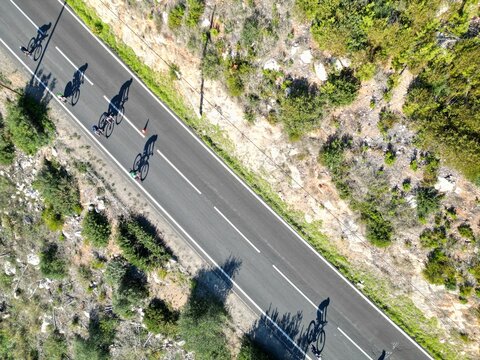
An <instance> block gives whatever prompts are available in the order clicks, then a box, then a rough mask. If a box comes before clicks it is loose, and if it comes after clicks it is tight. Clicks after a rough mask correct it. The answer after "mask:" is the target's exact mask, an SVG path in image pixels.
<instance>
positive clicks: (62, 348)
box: [42, 330, 68, 360]
mask: <svg viewBox="0 0 480 360" xmlns="http://www.w3.org/2000/svg"><path fill="white" fill-rule="evenodd" d="M42 350H43V351H42V352H43V357H44V358H45V359H49V360H50V359H51V360H63V359H66V358H67V355H68V347H67V341H66V339H65V336H64V335H62V334H60V333H59V332H58V330H54V331H53V332H52V333H51V334H50V336H49V337H48V338H47V339H46V340H45V342H44V343H43V347H42Z"/></svg>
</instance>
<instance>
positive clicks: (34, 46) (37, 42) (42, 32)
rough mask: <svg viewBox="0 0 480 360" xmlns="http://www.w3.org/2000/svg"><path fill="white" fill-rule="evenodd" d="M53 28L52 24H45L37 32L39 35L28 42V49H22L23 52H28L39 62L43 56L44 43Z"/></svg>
mask: <svg viewBox="0 0 480 360" xmlns="http://www.w3.org/2000/svg"><path fill="white" fill-rule="evenodd" d="M51 26H52V23H51V22H50V23H48V24H44V25H42V26H41V27H40V28H38V30H37V34H36V35H35V36H33V37H32V38H31V39H30V41H29V42H28V45H27V47H23V46H22V47H21V49H22V50H23V51H26V52H28V53H29V54H30V55H31V56H32V58H33V60H35V61H37V60H38V59H40V56H42V52H43V45H42V42H43V40H45V39H46V38H47V37H48V34H47V32H48V30H49V29H50V27H51Z"/></svg>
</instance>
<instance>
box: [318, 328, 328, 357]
mask: <svg viewBox="0 0 480 360" xmlns="http://www.w3.org/2000/svg"><path fill="white" fill-rule="evenodd" d="M326 336H327V335H326V334H325V330H323V328H322V330H320V332H319V334H318V338H317V350H318V351H319V352H322V351H323V348H324V347H325V340H326Z"/></svg>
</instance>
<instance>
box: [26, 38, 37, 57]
mask: <svg viewBox="0 0 480 360" xmlns="http://www.w3.org/2000/svg"><path fill="white" fill-rule="evenodd" d="M35 43H36V39H35V38H34V37H32V38H31V39H30V41H29V42H28V45H27V51H28V52H30V53H31V52H33V50H35Z"/></svg>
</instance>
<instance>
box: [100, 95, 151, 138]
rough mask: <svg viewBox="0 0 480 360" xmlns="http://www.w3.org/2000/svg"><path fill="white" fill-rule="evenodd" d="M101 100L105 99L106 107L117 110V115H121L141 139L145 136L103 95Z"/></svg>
mask: <svg viewBox="0 0 480 360" xmlns="http://www.w3.org/2000/svg"><path fill="white" fill-rule="evenodd" d="M103 98H104V99H105V101H106V102H107V103H108V105H110V106H112V107H113V108H114V109H115V110H117V112H118V113H119V114H122V117H123V118H124V119H125V120H126V121H127V122H128V123H129V124H130V126H131V127H132V128H133V129H134V130H135V131H136V132H137V133H139V134H140V136H141V137H143V138H145V134H143V133H142V132H141V131H140V130H138V129H137V128H136V127H135V125H133V123H132V122H131V121H130V120H129V119H128V118H127V117H126V115H125V114H124V113H123V112H121V111H120V109H118V108H117V107H116V106H115V105H113V104H112V102H111V101H110V99H109V98H107V97H106V96H105V95H103Z"/></svg>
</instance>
